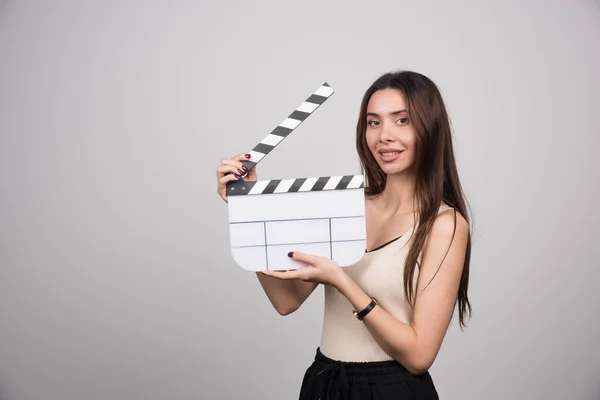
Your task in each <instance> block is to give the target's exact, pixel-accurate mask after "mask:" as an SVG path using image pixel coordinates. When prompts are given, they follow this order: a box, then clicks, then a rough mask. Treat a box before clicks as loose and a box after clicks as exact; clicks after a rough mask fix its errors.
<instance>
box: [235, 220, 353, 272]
mask: <svg viewBox="0 0 600 400" xmlns="http://www.w3.org/2000/svg"><path fill="white" fill-rule="evenodd" d="M352 218H364V215H345V216H341V217H314V218H291V219H272V220H262V221H261V220H258V221H240V222H231V225H243V224H257V223H262V224H263V233H264V240H265V243H264V244H251V245H239V246H235V247H236V248H240V249H243V248H260V247H264V248H265V263H266V266H267V268H268V267H269V247H276V246H298V245H311V244H325V243H327V244H329V257H333V244H334V243H348V242H361V241H364V239H342V240H333V238H332V232H331V221H332V220H342V219H352ZM311 220H313V221H316V220H321V221H325V220H327V225H328V229H329V240H326V241H313V242H285V243H276V244H269V235H268V233H267V231H268V229H267V224H268V223H270V222H275V223H277V222H293V221H311Z"/></svg>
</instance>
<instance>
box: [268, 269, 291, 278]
mask: <svg viewBox="0 0 600 400" xmlns="http://www.w3.org/2000/svg"><path fill="white" fill-rule="evenodd" d="M262 273H263V274H265V275H267V276H272V277H273V278H278V279H299V275H300V273H299V271H298V270H292V271H273V270H266V271H262Z"/></svg>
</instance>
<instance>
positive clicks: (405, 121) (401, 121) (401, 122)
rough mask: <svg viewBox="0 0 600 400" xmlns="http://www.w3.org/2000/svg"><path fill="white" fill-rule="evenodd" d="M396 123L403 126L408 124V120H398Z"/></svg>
mask: <svg viewBox="0 0 600 400" xmlns="http://www.w3.org/2000/svg"><path fill="white" fill-rule="evenodd" d="M396 122H400V124H401V125H405V124H407V123H408V118H406V117H404V118H399V119H398V120H397V121H396Z"/></svg>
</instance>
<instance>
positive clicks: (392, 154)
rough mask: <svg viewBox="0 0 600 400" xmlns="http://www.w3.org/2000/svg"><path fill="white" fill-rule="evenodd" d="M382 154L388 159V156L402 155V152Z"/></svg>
mask: <svg viewBox="0 0 600 400" xmlns="http://www.w3.org/2000/svg"><path fill="white" fill-rule="evenodd" d="M381 154H382V155H384V156H386V157H387V156H394V155H396V154H400V152H399V151H394V152H391V153H381Z"/></svg>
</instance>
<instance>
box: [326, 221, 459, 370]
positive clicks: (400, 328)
mask: <svg viewBox="0 0 600 400" xmlns="http://www.w3.org/2000/svg"><path fill="white" fill-rule="evenodd" d="M454 226H455V221H454V215H453V214H452V213H442V214H440V215H439V216H438V218H437V219H436V221H435V222H434V224H433V227H432V230H431V233H430V235H429V237H428V239H427V241H426V242H425V245H424V248H423V253H422V258H421V267H420V270H419V277H418V280H417V289H416V290H417V297H416V302H415V308H414V314H413V321H412V323H411V324H406V323H404V322H401V321H398V320H397V319H396V318H394V317H393V316H392V315H391V314H389V313H388V312H387V311H385V310H384V309H383V308H382V307H380V306H376V307H375V308H373V309H372V310H371V312H369V313H368V314H367V315H366V316H365V317H364V319H363V322H364V324H365V325H366V327H367V328H368V329H369V331H370V332H371V335H372V336H373V338H374V339H375V341H376V342H377V343H378V344H379V346H380V347H381V348H382V349H383V350H384V351H385V352H386V353H387V354H389V355H390V356H391V357H393V358H394V359H395V360H397V361H398V362H399V363H401V364H402V365H404V366H405V367H406V368H407V369H408V370H409V371H410V372H411V373H413V374H421V373H424V372H426V371H427V370H428V369H429V368H430V367H431V365H432V364H433V361H434V360H435V358H436V357H437V354H438V352H439V349H440V347H441V345H442V341H443V339H444V336H445V335H446V331H447V329H448V326H449V324H450V321H451V319H452V315H453V312H454V305H455V302H456V296H457V293H458V287H459V283H460V278H461V273H462V269H463V264H464V260H465V250H466V246H467V238H468V229H469V228H468V224H467V222H466V220H465V219H464V218H463V217H462V216H461V215H460V214H458V213H456V232H454ZM453 234H454V239H452V236H453ZM448 247H450V249H449V250H448ZM446 253H447V254H446ZM342 276H343V278H341V279H340V281H339V282H338V283H337V285H336V287H337V289H338V290H339V291H340V293H342V294H343V295H344V296H345V297H346V298H347V299H348V301H350V303H351V304H352V306H353V307H354V309H355V310H357V311H360V310H363V309H364V308H365V307H366V306H367V305H368V304H369V303H370V302H371V298H370V297H369V295H368V294H367V293H365V292H364V291H363V290H362V289H361V288H360V287H359V286H358V285H357V284H356V282H354V281H353V280H352V279H351V278H350V277H349V276H348V275H347V274H343V275H342ZM434 276H435V277H434Z"/></svg>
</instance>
